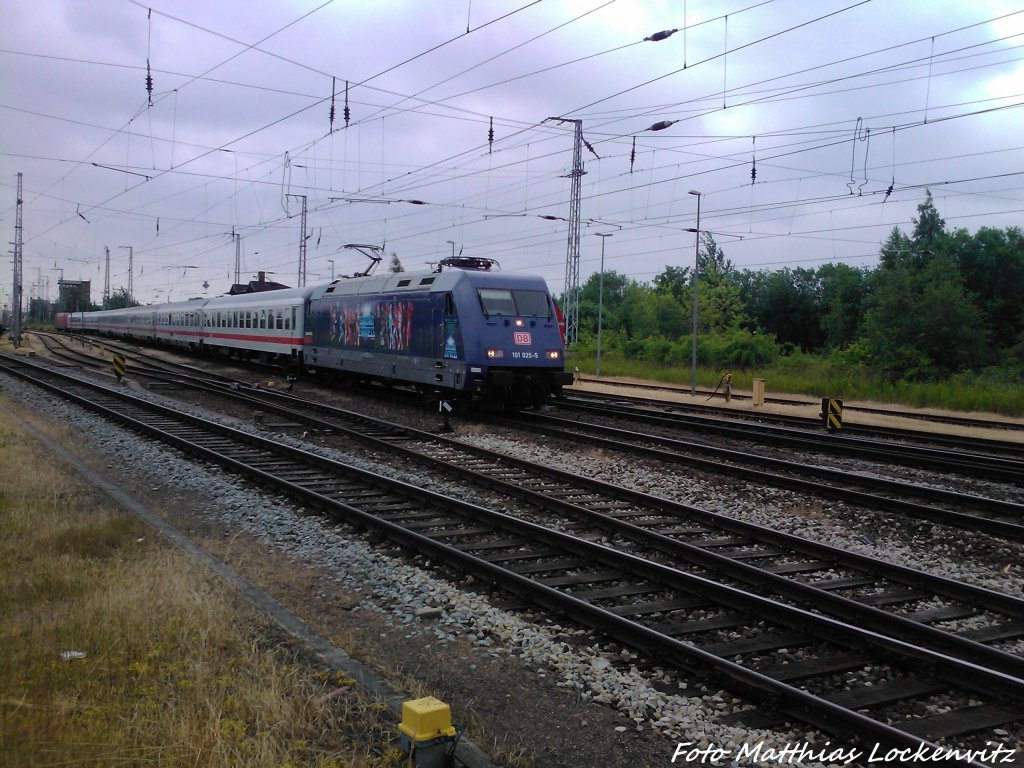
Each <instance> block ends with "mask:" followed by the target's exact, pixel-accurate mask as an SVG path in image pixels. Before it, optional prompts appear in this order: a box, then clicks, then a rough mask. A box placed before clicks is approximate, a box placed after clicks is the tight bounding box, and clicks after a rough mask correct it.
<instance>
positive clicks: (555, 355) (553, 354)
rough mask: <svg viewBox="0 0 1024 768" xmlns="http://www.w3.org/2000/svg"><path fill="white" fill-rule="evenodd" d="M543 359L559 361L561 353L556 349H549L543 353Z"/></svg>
mask: <svg viewBox="0 0 1024 768" xmlns="http://www.w3.org/2000/svg"><path fill="white" fill-rule="evenodd" d="M544 357H546V358H547V359H548V360H559V359H560V358H561V357H562V352H561V350H558V349H549V350H548V351H547V352H545V353H544Z"/></svg>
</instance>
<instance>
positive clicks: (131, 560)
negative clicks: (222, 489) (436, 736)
mask: <svg viewBox="0 0 1024 768" xmlns="http://www.w3.org/2000/svg"><path fill="white" fill-rule="evenodd" d="M4 410H5V408H4V407H3V405H2V403H0V477H3V478H4V482H3V483H2V484H0V531H2V532H3V536H2V539H0V764H2V765H19V766H42V765H47V766H52V765H72V764H73V765H111V766H116V765H145V764H160V765H165V766H178V765H181V766H199V765H202V766H229V765H230V766H240V765H245V766H267V767H268V768H269V766H274V767H275V768H279V767H280V766H299V765H308V766H322V767H323V768H328V767H332V766H338V767H339V768H340V766H365V767H370V766H393V765H400V764H401V759H400V755H399V753H398V752H397V750H396V749H395V748H394V747H393V746H391V744H390V741H391V739H392V737H393V736H394V735H395V731H394V721H393V717H392V716H391V715H390V713H388V712H387V711H386V710H385V708H384V707H383V706H382V705H380V704H377V703H375V702H373V701H369V700H366V699H364V698H362V697H361V696H359V695H358V694H357V693H356V692H355V691H354V690H353V689H352V687H351V686H350V681H348V680H345V679H343V678H339V677H338V676H337V675H336V674H335V673H332V672H327V671H319V672H318V671H316V669H312V668H311V667H310V666H309V664H310V661H309V659H308V658H307V659H305V660H303V659H302V658H301V649H299V650H297V649H294V648H292V647H291V645H290V644H289V643H288V640H287V638H283V637H282V636H281V634H280V633H279V632H278V631H277V630H276V629H275V628H273V627H269V626H268V625H267V624H266V623H265V622H264V621H263V620H262V619H261V617H260V616H258V615H257V614H256V613H255V611H253V610H252V609H251V608H249V606H248V605H247V604H243V603H241V602H240V601H239V600H238V599H237V598H236V597H235V596H234V595H233V593H231V592H230V591H227V590H225V589H224V587H223V584H222V583H220V582H219V581H217V580H216V579H215V578H213V577H211V576H209V575H208V574H206V573H205V572H204V571H203V569H202V568H201V567H197V565H196V563H195V562H194V561H192V560H190V559H189V558H188V557H187V556H186V555H184V554H183V553H181V552H179V551H178V550H175V549H172V548H170V547H168V546H166V545H164V544H163V543H162V542H160V541H157V540H155V539H154V537H153V534H152V532H151V531H150V530H149V529H148V528H147V527H146V526H145V525H144V524H143V523H141V522H140V521H137V520H136V519H135V518H134V517H130V516H128V515H126V514H125V513H123V512H122V511H120V510H117V509H113V508H112V505H111V503H110V502H108V501H106V500H105V497H100V496H97V495H93V493H92V492H91V491H90V490H89V489H88V488H87V487H85V486H83V485H82V482H81V481H80V480H79V479H78V478H77V476H76V475H73V474H71V473H70V472H67V471H65V470H64V469H63V468H61V467H59V466H55V465H54V462H53V460H52V458H50V457H48V456H47V455H45V454H44V453H42V452H40V451H38V450H37V449H36V448H35V446H34V444H33V443H32V442H30V441H28V440H27V439H26V437H25V435H24V433H20V432H19V431H17V429H16V428H15V426H14V424H13V422H12V421H10V420H9V419H8V418H7V417H6V416H4V415H3V413H4ZM66 651H75V652H80V653H83V654H84V657H82V658H75V659H70V660H68V659H62V653H64V652H66Z"/></svg>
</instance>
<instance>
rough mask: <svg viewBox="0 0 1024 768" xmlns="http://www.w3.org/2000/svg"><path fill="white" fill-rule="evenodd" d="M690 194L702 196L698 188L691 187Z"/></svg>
mask: <svg viewBox="0 0 1024 768" xmlns="http://www.w3.org/2000/svg"><path fill="white" fill-rule="evenodd" d="M690 194H691V195H696V196H697V197H700V192H698V191H697V190H696V189H691V190H690Z"/></svg>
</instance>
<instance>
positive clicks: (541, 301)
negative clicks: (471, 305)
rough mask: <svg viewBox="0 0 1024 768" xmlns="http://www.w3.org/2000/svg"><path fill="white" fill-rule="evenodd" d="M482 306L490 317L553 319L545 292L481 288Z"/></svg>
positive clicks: (479, 291)
mask: <svg viewBox="0 0 1024 768" xmlns="http://www.w3.org/2000/svg"><path fill="white" fill-rule="evenodd" d="M477 293H479V295H480V306H481V307H483V310H484V314H485V315H487V316H488V317H490V316H492V315H514V316H518V317H546V318H549V319H550V317H551V308H550V306H549V304H548V296H547V294H546V293H544V291H521V290H515V291H509V290H503V289H499V288H480V289H479V290H478V291H477Z"/></svg>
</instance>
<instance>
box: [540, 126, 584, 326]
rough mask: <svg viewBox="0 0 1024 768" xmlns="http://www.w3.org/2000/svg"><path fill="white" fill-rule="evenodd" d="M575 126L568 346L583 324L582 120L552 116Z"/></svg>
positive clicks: (567, 274) (565, 298)
mask: <svg viewBox="0 0 1024 768" xmlns="http://www.w3.org/2000/svg"><path fill="white" fill-rule="evenodd" d="M549 119H551V120H558V121H559V122H562V123H572V124H573V125H574V126H575V131H574V141H573V147H572V172H571V173H570V174H569V177H570V178H571V179H572V184H571V185H570V192H569V243H568V246H567V253H566V257H565V293H564V295H563V297H562V303H563V304H564V305H565V306H563V307H562V312H563V314H564V315H565V345H566V346H569V345H570V344H575V343H576V340H577V338H578V337H579V327H580V187H581V179H582V177H583V174H584V173H586V171H584V170H583V121H582V120H566V119H565V118H562V117H552V118H549Z"/></svg>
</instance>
